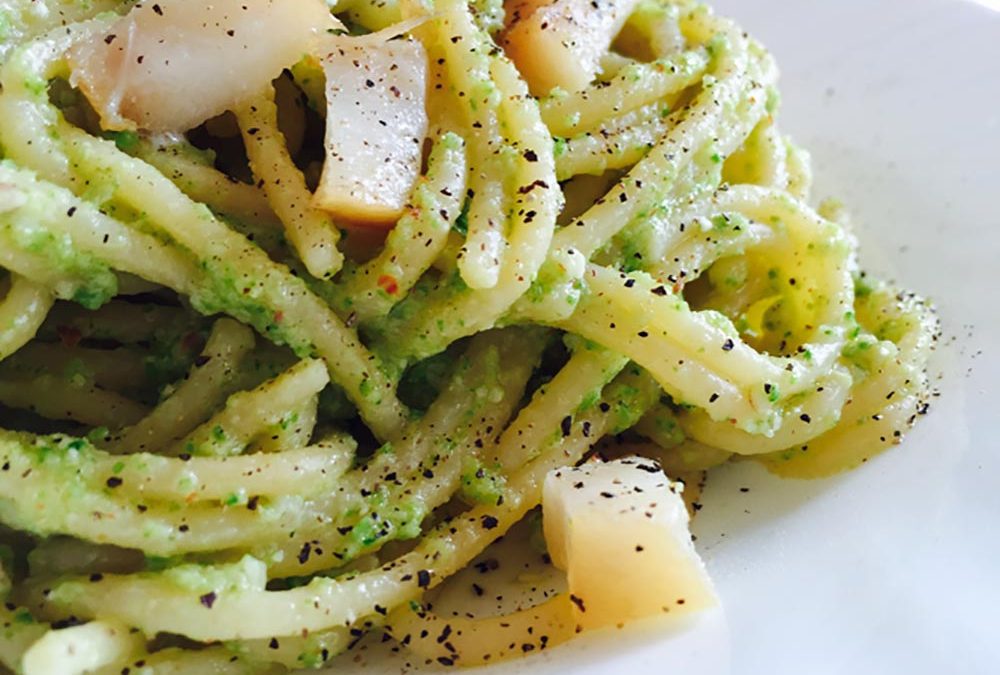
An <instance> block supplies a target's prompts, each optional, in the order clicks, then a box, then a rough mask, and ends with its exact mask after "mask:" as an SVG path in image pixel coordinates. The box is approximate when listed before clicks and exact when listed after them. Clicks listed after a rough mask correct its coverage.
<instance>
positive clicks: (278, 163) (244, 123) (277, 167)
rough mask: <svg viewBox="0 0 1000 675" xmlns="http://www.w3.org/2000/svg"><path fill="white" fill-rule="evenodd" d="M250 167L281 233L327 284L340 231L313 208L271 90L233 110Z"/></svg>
mask: <svg viewBox="0 0 1000 675" xmlns="http://www.w3.org/2000/svg"><path fill="white" fill-rule="evenodd" d="M236 115H237V118H238V119H239V122H240V130H241V131H242V132H243V144H244V145H245V146H246V148H247V155H248V156H249V158H250V166H251V168H252V169H253V172H254V175H256V176H257V180H258V182H259V184H260V185H261V186H262V188H261V189H263V190H264V193H265V194H266V195H267V197H268V200H269V201H270V203H271V206H272V208H273V209H274V212H275V213H276V214H277V215H278V217H279V218H281V221H282V222H283V223H284V225H285V234H286V236H287V237H288V239H289V241H290V242H291V244H292V246H294V247H295V250H296V252H297V253H298V254H299V258H300V259H301V260H302V262H303V263H304V264H305V266H306V269H308V270H309V273H310V274H312V275H313V276H314V277H317V278H320V279H329V278H330V277H332V276H333V275H334V274H336V273H337V272H338V271H339V270H340V267H341V265H343V262H344V256H343V255H342V254H341V253H340V251H339V250H338V249H337V242H338V240H339V239H340V231H339V230H338V229H337V227H336V226H335V225H334V224H333V222H332V221H331V220H330V218H329V216H327V215H326V214H325V213H323V212H322V211H320V210H319V209H317V208H315V207H313V206H312V194H311V193H310V192H309V189H308V188H307V187H306V182H305V178H304V177H303V176H302V173H301V172H300V171H299V169H298V168H297V167H296V166H295V163H294V162H293V161H292V157H291V155H290V154H289V151H288V148H287V146H286V145H285V138H284V136H282V135H281V130H280V129H279V128H278V107H277V106H276V105H275V103H274V89H273V88H272V87H268V91H267V92H266V93H265V94H264V95H262V96H258V97H256V98H253V99H251V100H250V101H249V102H247V103H245V104H243V105H242V106H241V107H240V108H239V109H238V110H237V111H236Z"/></svg>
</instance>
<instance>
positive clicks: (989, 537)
mask: <svg viewBox="0 0 1000 675" xmlns="http://www.w3.org/2000/svg"><path fill="white" fill-rule="evenodd" d="M714 4H715V6H716V8H717V9H718V10H719V11H720V12H722V13H726V14H728V15H731V16H733V17H735V18H737V19H738V20H739V21H740V22H741V23H742V24H743V25H744V26H745V27H746V28H747V29H748V30H749V31H750V32H751V33H752V34H754V35H755V36H757V37H758V38H760V39H761V40H762V41H763V42H764V43H765V44H766V45H767V46H768V47H769V48H770V49H771V50H772V51H773V52H774V54H775V55H776V57H777V60H778V64H779V66H780V67H781V69H782V73H783V77H782V91H783V94H784V97H783V106H782V112H781V117H780V119H781V121H782V127H783V129H784V130H785V131H786V132H788V133H791V134H792V135H794V136H795V138H796V140H797V141H798V142H799V143H800V144H801V145H803V146H805V147H806V148H808V149H809V150H810V151H811V152H812V154H813V158H814V164H815V166H814V168H815V171H816V177H817V182H816V191H815V194H816V196H817V197H820V198H822V197H827V196H837V197H839V198H841V199H842V200H843V201H844V202H845V203H846V204H847V205H848V206H849V208H850V209H851V211H852V212H853V214H854V216H855V218H854V220H855V223H856V225H857V226H858V229H859V232H860V235H861V240H862V244H863V261H864V263H865V265H866V266H867V267H869V268H870V269H872V270H873V271H876V272H878V273H880V274H884V275H888V276H890V277H893V278H896V279H898V280H899V281H900V282H902V284H903V285H905V286H907V287H909V288H912V289H914V290H916V291H918V292H920V293H922V294H925V295H928V296H930V297H931V298H933V300H934V301H935V302H936V304H937V305H938V307H939V309H940V314H941V318H942V321H943V324H944V332H945V339H944V341H943V344H942V346H941V348H940V349H939V353H938V358H937V361H936V363H935V364H934V372H935V373H941V374H942V377H941V379H940V382H939V383H938V386H939V388H940V390H941V392H942V396H941V398H940V399H939V400H938V401H937V402H936V405H934V407H933V408H932V412H931V414H930V416H929V417H927V418H926V419H924V420H923V421H922V423H921V424H920V425H918V427H917V428H916V429H915V430H914V431H913V432H912V433H911V434H910V435H908V436H907V437H906V439H905V441H904V443H903V445H902V446H900V447H898V448H895V449H893V450H891V451H889V452H888V453H886V454H884V455H882V456H880V457H878V458H876V459H874V460H873V461H871V462H869V463H868V464H867V465H865V466H864V467H863V468H862V469H861V470H858V471H855V472H853V473H849V474H847V475H844V476H840V477H837V478H833V479H829V480H822V481H808V482H800V481H782V480H779V479H775V478H773V477H770V476H769V475H767V474H766V473H764V472H763V470H761V469H759V468H757V467H755V466H754V465H751V464H740V465H734V466H731V467H727V468H726V469H724V470H722V471H719V472H716V473H715V474H713V475H712V477H711V479H710V482H709V486H708V490H707V492H706V494H705V496H704V498H703V500H702V501H703V502H704V504H705V507H704V509H703V510H702V511H701V512H700V513H699V515H698V517H697V518H696V519H695V524H694V529H695V532H696V534H697V536H698V545H699V547H700V550H701V552H702V553H703V555H704V556H705V558H706V561H707V563H708V566H709V569H710V571H711V573H712V575H713V577H714V578H715V580H716V583H717V585H718V589H719V593H720V595H721V597H722V602H723V606H724V609H723V610H722V611H720V612H716V613H714V614H712V615H710V616H705V617H702V618H701V619H700V620H699V621H698V622H697V623H696V624H695V625H694V626H691V627H690V628H688V629H687V630H677V629H670V628H669V627H664V626H647V627H643V628H640V629H632V630H625V631H617V632H615V631H612V632H611V633H610V634H603V635H601V634H599V635H594V636H586V637H584V638H581V639H579V640H577V641H575V642H573V643H571V644H569V645H567V646H564V647H562V648H558V649H555V650H551V651H548V652H546V653H543V654H540V655H537V656H535V657H533V658H530V659H525V660H523V661H520V662H514V663H510V664H506V665H503V666H500V667H494V668H493V669H489V670H488V672H489V673H490V675H494V674H495V675H499V674H500V673H522V672H524V673H527V672H530V673H538V674H543V675H544V674H549V673H563V672H572V673H574V674H575V675H596V674H598V673H627V674H628V675H652V674H653V673H657V674H659V673H670V672H676V673H685V674H694V673H697V674H699V675H710V674H713V673H809V674H825V673H850V674H852V675H860V674H863V673H994V672H1000V441H998V438H1000V430H998V429H997V426H998V425H1000V396H998V386H997V382H998V381H1000V207H998V206H997V203H998V198H1000V168H998V167H1000V164H998V161H1000V13H994V12H991V11H990V10H988V9H984V8H982V7H980V6H976V5H973V4H970V3H966V2H962V1H961V0H888V1H886V0H880V1H879V2H871V1H870V0H802V1H801V2H788V1H787V0H717V1H716V2H715V3H714ZM984 4H989V2H984ZM741 488H749V490H748V491H746V492H744V491H742V490H741ZM343 665H344V666H350V661H346V662H345V663H344V664H343ZM398 670H399V665H398V664H395V663H394V664H385V663H379V664H378V665H376V664H369V666H368V667H367V668H365V669H364V671H363V672H368V673H370V672H380V671H389V672H398ZM337 672H344V671H343V669H342V668H338V669H337ZM483 672H484V675H485V673H486V671H483Z"/></svg>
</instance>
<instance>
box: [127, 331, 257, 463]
mask: <svg viewBox="0 0 1000 675" xmlns="http://www.w3.org/2000/svg"><path fill="white" fill-rule="evenodd" d="M253 346H254V338H253V333H252V332H251V331H250V330H248V329H247V328H246V327H244V326H242V325H240V324H238V323H236V322H235V321H231V320H229V319H221V320H219V321H218V322H217V323H216V324H215V327H214V328H213V329H212V334H211V335H210V336H209V338H208V343H207V344H206V345H205V349H204V350H203V351H202V353H201V356H200V357H199V358H198V359H197V360H196V361H195V365H194V367H193V368H192V369H191V371H190V372H189V373H188V376H187V378H185V380H184V381H183V382H181V383H180V384H179V385H178V386H177V388H176V389H174V391H173V393H172V394H171V395H170V396H168V397H167V398H165V399H164V400H163V401H162V402H161V403H160V405H158V406H157V407H156V409H155V410H153V411H152V412H151V413H150V414H149V415H148V416H146V417H144V418H143V419H142V420H140V421H139V422H138V423H137V424H135V425H133V426H131V427H129V428H128V429H125V430H124V431H123V432H122V433H121V434H120V435H119V436H117V437H116V438H113V439H112V440H111V442H110V443H109V445H110V447H111V448H112V449H113V450H114V451H115V452H117V453H120V454H129V453H133V452H141V451H146V452H156V451H158V450H161V449H162V448H164V447H165V446H167V445H169V444H170V443H172V442H175V441H177V440H178V439H179V438H181V437H183V436H184V435H185V434H187V433H190V432H191V431H193V430H194V428H195V427H196V426H198V425H199V424H202V423H203V422H204V421H205V420H206V419H208V417H209V415H210V414H211V411H212V410H213V409H215V408H217V407H218V406H220V405H221V404H222V403H223V402H224V401H225V400H226V398H228V396H229V395H230V394H232V393H233V389H234V386H233V385H234V384H236V383H237V382H238V379H239V378H238V377H237V373H238V371H239V368H240V366H241V364H242V363H243V360H244V358H245V357H246V356H247V354H249V352H250V350H251V349H253Z"/></svg>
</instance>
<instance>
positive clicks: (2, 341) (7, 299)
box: [0, 276, 54, 360]
mask: <svg viewBox="0 0 1000 675" xmlns="http://www.w3.org/2000/svg"><path fill="white" fill-rule="evenodd" d="M53 300H54V298H53V297H52V294H51V293H49V292H48V291H47V290H46V289H45V288H44V287H43V286H40V285H38V284H35V283H32V282H31V281H28V280H27V279H25V278H23V277H19V276H15V277H14V278H13V280H12V281H11V284H10V289H9V290H8V291H7V294H6V295H5V296H4V298H3V300H0V360H3V359H5V358H7V357H8V356H10V355H11V354H13V353H14V352H16V351H17V350H18V349H20V348H21V347H23V346H24V345H25V344H27V343H28V342H29V341H30V340H31V339H32V338H34V337H35V333H37V332H38V329H39V328H40V327H41V325H42V322H43V321H45V317H46V316H48V313H49V309H51V308H52V303H53Z"/></svg>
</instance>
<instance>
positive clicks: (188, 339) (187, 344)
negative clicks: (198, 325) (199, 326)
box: [181, 332, 201, 352]
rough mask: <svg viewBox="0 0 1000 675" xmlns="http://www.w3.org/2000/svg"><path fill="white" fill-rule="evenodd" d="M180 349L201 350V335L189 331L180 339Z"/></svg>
mask: <svg viewBox="0 0 1000 675" xmlns="http://www.w3.org/2000/svg"><path fill="white" fill-rule="evenodd" d="M181 349H183V350H184V351H188V352H200V351H201V336H200V335H198V334H197V333H194V332H191V333H188V334H187V335H185V336H184V337H183V338H182V339H181Z"/></svg>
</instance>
